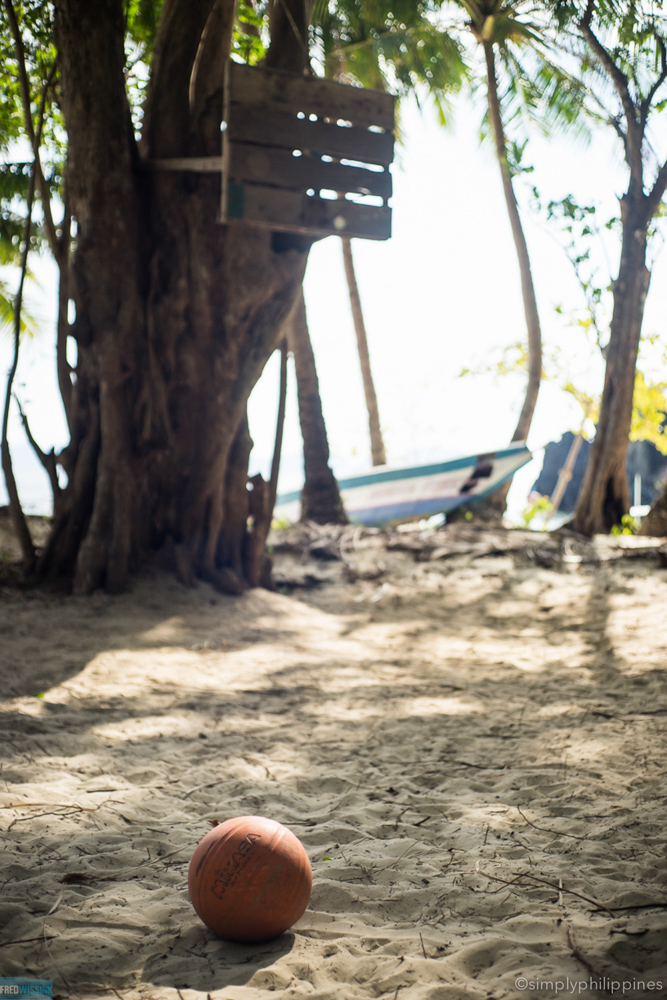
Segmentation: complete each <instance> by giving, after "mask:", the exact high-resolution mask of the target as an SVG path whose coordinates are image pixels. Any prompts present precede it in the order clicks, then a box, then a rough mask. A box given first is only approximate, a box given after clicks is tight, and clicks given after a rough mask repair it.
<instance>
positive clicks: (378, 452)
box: [341, 236, 387, 465]
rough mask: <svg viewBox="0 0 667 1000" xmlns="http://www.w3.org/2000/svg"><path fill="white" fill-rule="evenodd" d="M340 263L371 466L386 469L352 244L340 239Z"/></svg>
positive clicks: (385, 457)
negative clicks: (353, 335)
mask: <svg viewBox="0 0 667 1000" xmlns="http://www.w3.org/2000/svg"><path fill="white" fill-rule="evenodd" d="M341 242H342V244H343V262H344V264H345V277H346V279H347V287H348V291H349V293H350V306H351V308H352V320H353V322H354V330H355V333H356V335H357V349H358V351H359V363H360V365H361V378H362V380H363V383H364V395H365V397H366V409H367V410H368V429H369V431H370V436H371V459H372V462H373V465H386V464H387V456H386V453H385V448H384V440H383V437H382V430H381V428H380V414H379V411H378V401H377V396H376V394H375V385H374V383H373V374H372V372H371V359H370V354H369V352H368V337H367V336H366V324H365V323H364V314H363V311H362V309H361V297H360V295H359V286H358V285H357V276H356V274H355V271H354V258H353V257H352V241H351V240H350V239H349V238H347V237H345V236H344V237H343V238H342V240H341Z"/></svg>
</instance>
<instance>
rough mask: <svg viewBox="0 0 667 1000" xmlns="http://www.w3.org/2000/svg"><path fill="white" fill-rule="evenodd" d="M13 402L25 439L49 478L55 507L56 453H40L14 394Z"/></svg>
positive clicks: (56, 494) (57, 485) (58, 487)
mask: <svg viewBox="0 0 667 1000" xmlns="http://www.w3.org/2000/svg"><path fill="white" fill-rule="evenodd" d="M14 400H15V402H16V405H17V406H18V408H19V413H20V415H21V423H22V424H23V429H24V430H25V433H26V437H27V438H28V441H29V442H30V447H31V448H32V450H33V451H34V453H35V455H36V456H37V458H38V459H39V461H40V463H41V465H42V466H43V467H44V470H45V472H46V474H47V476H48V477H49V481H50V483H51V490H52V492H53V505H54V507H55V506H56V505H57V503H58V499H59V498H60V495H61V492H62V491H61V489H60V483H59V482H58V470H57V466H56V453H55V451H54V450H53V448H52V449H51V451H50V452H49V453H48V454H47V452H45V451H42V449H41V448H40V446H39V445H38V443H37V441H36V440H35V438H34V437H33V435H32V431H31V430H30V424H29V423H28V418H27V416H26V415H25V413H24V411H23V407H22V406H21V401H20V400H19V398H18V396H17V395H16V393H14Z"/></svg>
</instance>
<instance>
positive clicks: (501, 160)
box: [482, 41, 542, 441]
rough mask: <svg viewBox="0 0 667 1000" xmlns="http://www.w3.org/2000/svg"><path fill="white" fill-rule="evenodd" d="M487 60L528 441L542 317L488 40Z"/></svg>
mask: <svg viewBox="0 0 667 1000" xmlns="http://www.w3.org/2000/svg"><path fill="white" fill-rule="evenodd" d="M482 44H483V48H484V58H485V60H486V74H487V97H488V107H489V120H490V122H491V129H492V132H493V138H494V142H495V146H496V156H497V157H498V165H499V166H500V176H501V179H502V184H503V193H504V195H505V204H506V206H507V214H508V216H509V220H510V225H511V227H512V236H513V237H514V246H515V247H516V255H517V260H518V262H519V272H520V275H521V293H522V296H523V309H524V313H525V316H526V329H527V331H528V385H527V386H526V395H525V398H524V401H523V406H522V408H521V413H520V415H519V420H518V423H517V425H516V429H515V431H514V435H513V437H512V441H525V440H526V438H527V437H528V432H529V430H530V425H531V422H532V419H533V413H534V412H535V404H536V403H537V394H538V392H539V389H540V382H541V380H542V331H541V329H540V317H539V314H538V311H537V299H536V296H535V286H534V284H533V275H532V272H531V268H530V257H529V255H528V246H527V244H526V237H525V235H524V231H523V226H522V224H521V216H520V214H519V206H518V204H517V200H516V195H515V194H514V187H513V185H512V175H511V173H510V169H509V163H508V162H507V143H506V139H505V129H504V127H503V120H502V115H501V111H500V99H499V97H498V81H497V78H496V61H495V53H494V49H493V43H492V42H488V41H484V42H483V43H482Z"/></svg>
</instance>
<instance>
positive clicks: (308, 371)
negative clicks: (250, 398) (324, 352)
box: [287, 288, 347, 524]
mask: <svg viewBox="0 0 667 1000" xmlns="http://www.w3.org/2000/svg"><path fill="white" fill-rule="evenodd" d="M287 331H288V332H287V339H288V344H289V348H290V350H291V352H292V355H293V357H294V368H295V371H296V381H297V397H298V401H299V423H300V425H301V436H302V438H303V464H304V473H305V482H304V486H303V490H302V492H301V517H302V519H303V520H309V521H315V522H316V523H317V524H345V523H346V522H347V517H346V515H345V509H344V507H343V501H342V500H341V496H340V490H339V488H338V483H337V482H336V478H335V476H334V474H333V472H332V471H331V466H330V465H329V440H328V437H327V429H326V425H325V422H324V414H323V413H322V400H321V397H320V389H319V381H318V378H317V369H316V367H315V355H314V353H313V345H312V343H311V340H310V332H309V329H308V319H307V314H306V303H305V300H304V295H303V288H302V289H301V293H300V295H299V296H298V298H297V301H296V304H295V306H294V312H293V313H292V317H291V320H290V322H289V324H288V327H287Z"/></svg>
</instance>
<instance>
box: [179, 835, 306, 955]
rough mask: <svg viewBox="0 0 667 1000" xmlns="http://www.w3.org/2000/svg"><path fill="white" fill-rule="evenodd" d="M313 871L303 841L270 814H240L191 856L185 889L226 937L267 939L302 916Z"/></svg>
mask: <svg viewBox="0 0 667 1000" xmlns="http://www.w3.org/2000/svg"><path fill="white" fill-rule="evenodd" d="M312 887H313V873H312V871H311V868H310V861H309V860H308V855H307V854H306V852H305V850H304V847H303V845H302V844H301V842H300V841H299V840H297V838H296V837H295V836H294V834H293V833H292V832H291V831H290V830H288V829H287V827H284V826H282V824H281V823H277V822H276V821H275V820H273V819H266V818H265V817H263V816H238V817H237V818H236V819H228V820H227V822H226V823H221V824H220V825H219V826H216V827H214V828H213V830H211V831H210V833H207V834H206V836H205V837H204V839H203V840H202V841H201V843H200V844H199V845H198V846H197V849H196V850H195V853H194V854H193V855H192V861H191V862H190V870H189V872H188V891H189V893H190V899H191V901H192V905H193V906H194V908H195V910H196V911H197V914H198V915H199V916H200V917H201V919H202V920H203V921H204V923H205V924H206V926H207V927H210V929H211V930H212V931H214V932H215V933H216V934H219V935H220V937H222V938H226V939H227V940H228V941H267V940H268V939H269V938H272V937H277V935H278V934H282V933H283V931H286V930H287V929H288V928H289V927H291V926H292V924H293V923H295V922H296V921H297V920H298V919H299V917H301V916H302V915H303V913H304V911H305V909H306V907H307V906H308V900H309V899H310V892H311V889H312Z"/></svg>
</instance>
